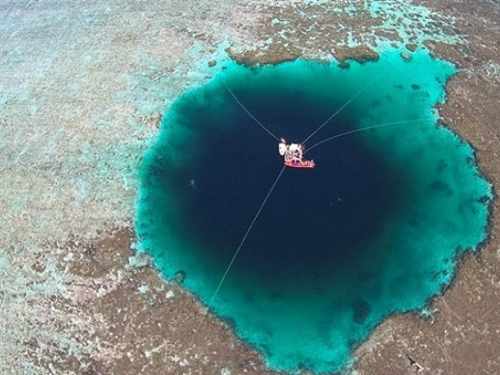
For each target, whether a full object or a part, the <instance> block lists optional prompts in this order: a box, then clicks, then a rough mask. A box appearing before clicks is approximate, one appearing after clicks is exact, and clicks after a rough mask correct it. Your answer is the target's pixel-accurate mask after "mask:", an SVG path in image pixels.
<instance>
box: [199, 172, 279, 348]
mask: <svg viewBox="0 0 500 375" xmlns="http://www.w3.org/2000/svg"><path fill="white" fill-rule="evenodd" d="M285 168H286V166H285V165H284V166H283V168H281V171H280V173H279V174H278V177H276V179H275V180H274V182H273V185H272V186H271V188H270V189H269V191H268V192H267V195H266V197H265V198H264V201H263V202H262V204H261V205H260V207H259V209H258V210H257V213H256V214H255V216H254V218H253V220H252V222H251V223H250V225H249V226H248V229H247V231H246V233H245V235H244V236H243V239H242V240H241V242H240V244H239V245H238V248H237V249H236V251H235V252H234V255H233V258H232V259H231V261H230V262H229V265H228V266H227V268H226V270H225V271H224V274H223V275H222V278H221V279H220V281H219V284H218V285H217V288H215V291H214V293H213V294H212V297H211V298H210V301H209V303H208V305H207V308H206V310H205V312H204V314H203V316H202V318H201V320H200V324H198V327H197V328H196V330H195V331H194V334H193V337H192V338H191V342H190V346H191V345H192V344H193V342H194V339H195V337H196V333H197V332H198V331H199V329H200V327H201V325H202V324H203V322H204V320H205V318H206V316H207V315H208V309H209V307H210V306H211V305H212V303H213V301H214V299H215V297H216V296H217V294H218V293H219V290H220V288H221V287H222V284H223V283H224V281H225V280H226V277H227V275H228V273H229V270H231V268H232V266H233V264H234V261H235V260H236V257H237V256H238V254H239V252H240V250H241V248H242V247H243V244H244V243H245V241H246V239H247V237H248V234H249V233H250V231H251V230H252V228H253V226H254V224H255V222H256V221H257V218H258V217H259V215H260V213H261V212H262V209H263V208H264V206H265V205H266V203H267V200H268V199H269V197H270V196H271V193H272V192H273V190H274V188H275V187H276V184H277V183H278V181H279V179H280V178H281V175H282V174H283V172H284V171H285Z"/></svg>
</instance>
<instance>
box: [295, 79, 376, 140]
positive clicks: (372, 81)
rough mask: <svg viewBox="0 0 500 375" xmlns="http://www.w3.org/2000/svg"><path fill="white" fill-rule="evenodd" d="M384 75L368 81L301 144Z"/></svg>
mask: <svg viewBox="0 0 500 375" xmlns="http://www.w3.org/2000/svg"><path fill="white" fill-rule="evenodd" d="M381 76H382V75H378V76H377V77H375V78H374V79H372V80H371V81H370V82H368V83H367V84H366V85H365V87H363V88H362V89H361V90H359V91H358V92H357V93H356V95H354V96H353V97H352V98H351V99H349V100H348V101H347V102H346V103H345V104H344V105H343V106H342V107H340V108H339V109H338V110H337V111H336V112H335V113H334V114H333V115H331V116H330V117H328V119H327V120H326V121H325V122H324V123H322V124H321V125H320V126H319V127H318V128H317V129H316V130H315V131H313V132H312V133H311V134H310V135H309V136H308V137H307V138H306V139H304V140H303V141H302V142H301V144H305V143H306V142H307V141H308V140H309V139H311V138H312V137H313V136H314V135H315V134H316V133H317V132H319V131H320V130H321V129H322V128H323V127H324V126H325V125H326V124H328V123H329V122H330V121H331V120H332V119H333V118H334V117H335V116H337V115H338V114H339V113H340V112H341V111H342V110H343V109H344V108H345V107H347V106H348V105H349V104H350V103H351V102H352V101H353V100H354V99H356V98H357V97H358V96H359V95H361V93H362V92H363V91H365V90H366V89H367V88H368V87H370V86H371V85H372V84H373V83H374V82H375V81H376V80H378V79H379V78H380V77H381Z"/></svg>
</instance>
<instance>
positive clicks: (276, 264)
mask: <svg viewBox="0 0 500 375" xmlns="http://www.w3.org/2000/svg"><path fill="white" fill-rule="evenodd" d="M399 53H400V52H399V51H394V52H391V53H386V54H383V55H382V56H381V59H380V60H379V61H378V62H370V63H365V64H362V65H361V64H358V63H356V62H351V63H350V67H349V68H348V69H341V68H339V67H338V66H337V65H335V64H323V63H318V62H307V61H302V60H298V61H295V62H291V63H283V64H279V65H276V66H262V67H254V68H246V67H243V66H239V65H237V64H235V63H231V64H228V65H227V67H226V69H225V70H223V71H221V73H219V74H218V75H217V76H216V77H215V78H214V79H213V80H212V81H211V82H209V83H208V84H207V85H205V86H203V87H199V88H196V89H193V90H191V91H189V92H187V93H185V94H184V95H183V96H182V97H180V98H179V99H178V100H177V101H176V102H175V103H174V104H173V106H172V108H171V109H170V111H169V112H168V114H167V115H166V116H165V118H164V121H163V123H162V127H161V132H160V135H159V137H158V139H157V141H156V143H155V145H154V146H153V147H152V148H151V150H150V151H149V152H148V153H147V155H146V156H145V158H144V163H143V168H142V171H141V178H142V185H141V190H140V196H139V200H138V216H137V222H136V225H137V233H138V235H139V238H140V241H141V245H142V247H143V248H144V249H145V250H146V251H148V252H149V253H150V254H151V255H152V256H153V257H154V259H155V261H156V265H157V267H158V268H159V269H160V270H161V271H162V272H163V273H165V275H167V276H168V277H169V278H173V277H174V276H175V274H176V273H177V272H178V271H181V270H182V271H183V272H184V273H185V275H186V279H185V281H184V285H185V287H186V288H187V289H189V290H191V291H192V292H194V293H195V294H196V295H197V296H199V298H200V299H201V300H202V301H204V302H205V303H209V301H210V300H211V298H212V295H213V293H214V291H215V289H216V287H217V284H218V282H219V280H220V278H221V276H222V274H223V273H224V270H225V268H226V267H227V265H228V264H229V262H230V260H231V257H232V256H233V254H234V251H235V250H236V248H237V247H238V244H239V242H240V241H241V239H242V238H243V235H244V234H245V231H246V229H247V227H248V226H249V225H250V222H251V220H252V219H253V217H254V215H255V213H256V212H257V209H258V208H259V206H260V204H261V202H262V201H263V199H264V197H265V196H266V194H267V192H268V190H269V188H270V187H271V185H272V183H273V181H274V180H275V178H276V177H277V175H278V173H279V171H280V170H281V167H282V160H281V158H280V156H279V155H278V153H277V143H276V141H275V140H274V139H273V138H272V137H271V136H269V135H268V134H267V133H265V132H264V131H263V130H262V129H261V128H259V126H258V125H257V124H256V123H255V122H254V121H253V120H252V119H251V118H250V116H248V114H246V113H245V112H244V111H243V109H242V108H241V107H240V106H239V105H238V104H237V103H236V101H235V100H234V99H233V98H232V97H231V95H230V94H229V92H228V90H227V89H226V87H225V85H224V83H226V84H227V85H228V86H229V87H230V88H231V89H232V90H233V92H234V93H235V95H236V96H237V97H238V99H239V100H240V101H241V102H242V103H244V105H245V106H246V108H247V109H248V110H249V111H250V112H251V113H252V114H253V115H254V116H255V117H256V118H257V119H259V121H260V122H261V123H263V124H264V125H265V126H267V127H268V128H269V130H270V131H271V132H273V133H274V134H275V135H277V136H278V137H280V136H283V137H285V139H287V140H288V141H295V142H298V141H301V140H303V139H305V138H306V137H307V136H308V135H309V134H310V133H312V132H313V131H314V130H315V129H316V128H317V127H318V126H319V125H320V124H321V123H323V122H324V121H325V120H326V119H327V118H328V117H330V116H331V114H332V113H334V112H335V111H336V110H337V109H339V108H340V107H341V106H343V105H344V104H345V103H347V102H348V101H349V100H350V99H351V98H353V97H354V96H355V95H356V94H358V93H360V92H361V93H360V94H359V95H358V96H357V97H355V99H354V100H352V102H350V103H349V105H347V106H346V107H345V108H344V110H343V111H341V112H340V114H339V115H337V116H336V117H335V118H334V119H333V120H332V121H331V122H329V123H328V125H326V126H325V127H324V128H323V129H322V130H321V131H320V132H319V133H318V134H317V135H315V136H314V137H313V138H312V139H311V140H310V141H309V142H308V143H307V146H309V147H311V146H313V145H314V144H315V143H317V142H320V141H321V140H322V139H325V138H327V137H331V136H333V135H335V134H340V133H343V132H348V131H352V130H356V129H360V128H364V127H370V126H374V125H380V124H387V123H395V122H401V123H399V124H393V125H388V126H383V127H379V128H375V129H371V130H367V131H363V132H358V133H355V134H351V135H347V136H344V137H340V138H336V139H333V140H331V141H329V142H326V143H324V144H321V145H319V146H318V147H315V148H313V149H311V151H310V152H309V153H308V154H307V157H309V158H314V159H315V161H316V167H315V168H314V169H313V170H292V169H287V170H285V173H284V174H283V176H282V178H281V179H280V181H279V182H278V184H277V186H276V189H275V191H274V192H273V194H272V195H271V197H270V198H269V201H268V202H267V205H266V206H265V208H264V209H263V211H262V213H261V215H260V216H259V218H258V220H257V222H256V224H255V226H254V228H253V230H252V232H251V233H250V235H249V236H248V238H247V241H246V242H245V244H244V246H243V247H242V249H241V253H240V254H239V255H238V258H237V259H236V262H235V264H234V266H233V268H232V269H231V271H230V272H229V274H228V277H227V279H226V281H225V282H224V284H223V286H222V288H221V289H220V291H219V293H218V294H217V296H216V298H215V299H214V300H213V303H212V304H211V306H210V307H211V308H212V309H213V311H214V312H215V313H216V314H217V315H219V316H220V317H222V318H224V319H227V321H228V322H230V324H231V325H232V327H233V328H234V330H235V332H236V333H237V334H238V336H239V337H241V338H242V339H243V340H245V341H246V342H248V343H250V344H251V345H253V346H254V347H256V348H257V349H258V350H260V351H261V352H262V353H263V354H264V355H265V358H266V360H267V362H268V364H269V365H270V366H271V367H274V368H277V369H280V370H285V371H294V370H297V369H300V368H307V369H310V370H311V371H314V372H329V371H337V370H340V369H342V368H343V367H345V366H346V365H347V364H348V363H349V361H350V359H351V353H352V350H353V348H354V347H355V346H356V345H358V344H359V343H361V342H363V341H364V340H366V339H367V337H368V336H369V334H370V332H371V331H372V330H373V329H374V327H376V326H377V325H378V324H380V323H381V322H382V321H383V320H384V319H385V318H386V317H387V316H388V315H390V314H392V313H394V312H406V311H412V310H419V309H422V308H424V307H425V305H426V303H428V302H429V300H430V299H431V298H432V297H434V296H436V295H438V294H440V293H441V292H442V291H443V289H444V288H445V287H446V286H447V285H449V283H450V282H451V281H452V278H453V274H454V270H455V267H456V264H457V261H458V259H459V256H460V255H461V254H462V253H463V252H464V251H466V250H469V249H475V248H476V247H477V246H478V245H479V244H480V243H481V242H482V241H484V240H485V238H486V226H487V220H488V204H489V201H490V199H491V194H492V193H491V187H490V185H489V184H488V182H487V181H486V180H485V179H484V178H483V177H482V175H481V173H480V172H479V171H478V169H477V166H476V164H475V161H474V153H473V149H472V148H471V147H470V146H469V145H468V144H467V143H464V142H463V141H462V140H461V139H460V138H459V137H457V136H456V135H455V134H453V133H452V132H451V131H450V130H448V129H446V128H445V127H443V126H440V125H438V124H437V123H436V118H435V113H434V110H433V106H435V105H436V104H437V103H438V102H442V101H443V100H444V84H445V83H446V81H447V79H448V78H449V77H450V76H452V75H453V74H454V72H455V70H454V67H453V66H452V65H451V64H449V63H447V62H444V61H441V60H436V59H433V58H431V57H430V56H429V55H428V54H427V53H425V52H419V53H415V54H414V55H413V58H412V59H411V61H404V60H403V59H401V57H400V55H399ZM411 121H413V122H411Z"/></svg>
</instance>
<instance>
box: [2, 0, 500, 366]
mask: <svg viewBox="0 0 500 375" xmlns="http://www.w3.org/2000/svg"><path fill="white" fill-rule="evenodd" d="M374 4H375V5H374ZM0 19H2V23H1V24H0V40H1V41H2V43H1V47H0V54H1V57H2V59H1V62H0V93H1V95H0V150H1V155H2V156H3V158H2V162H0V188H1V191H2V195H1V197H0V212H2V216H1V220H2V222H1V227H2V235H0V306H1V310H0V311H1V318H0V337H2V340H0V369H2V372H3V373H6V374H164V373H168V374H225V375H228V374H233V375H234V374H240V373H247V374H272V373H274V372H273V371H272V370H269V369H266V368H265V365H264V363H263V359H262V357H261V356H260V355H259V354H258V353H256V352H255V351H253V350H252V349H251V348H249V347H248V346H246V345H244V344H243V343H241V342H239V341H238V340H237V339H236V338H235V337H234V336H233V335H232V333H231V331H230V329H229V328H228V327H227V326H226V325H225V324H224V323H223V322H220V321H219V320H217V319H214V318H212V317H211V316H209V317H208V318H207V319H206V320H205V321H204V322H203V325H201V326H200V324H199V322H200V320H201V317H202V315H203V314H204V310H203V307H202V306H200V305H199V303H198V302H197V301H196V299H195V298H194V297H193V296H191V295H189V294H188V293H186V292H185V291H184V290H183V289H182V288H180V287H179V286H178V285H177V284H175V283H169V282H166V281H165V280H163V279H162V278H161V277H160V276H159V275H158V274H157V272H156V271H155V270H154V268H152V267H151V263H150V259H148V257H147V256H145V255H142V254H138V255H137V254H135V248H136V243H135V238H134V231H133V218H134V210H135V200H136V197H137V193H138V186H139V181H138V169H139V168H140V164H141V158H142V155H143V154H144V152H145V151H146V150H147V148H148V147H149V146H150V145H151V144H152V142H154V139H155V135H156V134H157V132H158V127H159V123H160V120H161V117H162V114H163V113H165V111H166V110H167V109H168V107H169V105H170V103H171V102H172V100H173V99H175V98H176V97H177V96H179V95H180V94H181V93H182V92H183V91H185V90H186V89H188V88H190V87H193V86H194V85H197V84H200V83H203V82H205V81H206V80H208V79H209V78H210V77H211V76H212V75H213V74H215V73H216V72H217V71H218V69H219V68H220V66H221V64H223V60H224V59H226V58H227V55H226V52H224V50H225V49H226V50H227V53H228V54H229V55H230V56H231V57H232V58H234V59H236V60H238V61H242V62H246V63H256V62H278V61H286V60H291V59H294V58H296V57H298V56H302V57H304V58H315V59H323V60H325V61H327V60H328V61H330V60H331V59H333V58H336V59H337V60H339V61H344V60H345V59H346V58H348V57H351V58H356V59H358V60H370V59H375V58H376V57H377V52H375V51H376V50H377V51H378V50H380V49H383V48H386V47H388V46H391V45H395V46H402V45H403V46H406V48H407V52H406V53H407V54H408V56H410V57H411V52H412V50H413V49H414V48H427V49H428V50H430V51H431V53H433V54H434V55H435V56H437V57H440V58H443V59H446V60H448V61H451V62H453V63H455V64H457V67H458V68H459V73H458V74H457V75H456V76H455V77H454V78H452V79H451V80H450V83H449V84H448V86H447V93H448V100H447V102H446V104H445V105H443V106H441V107H440V108H439V113H440V116H441V118H442V122H443V123H444V124H446V125H447V126H449V127H451V128H452V129H453V130H454V131H456V132H458V133H459V134H460V135H461V136H462V137H463V138H464V139H466V140H467V141H469V142H470V143H471V144H472V146H473V147H474V148H475V150H476V155H477V158H478V160H479V164H480V166H481V169H482V171H483V172H484V173H485V174H486V176H487V178H488V179H489V180H490V181H491V182H492V184H493V186H494V187H496V186H499V185H498V184H499V182H500V181H499V179H500V162H499V160H498V149H499V144H500V124H499V120H498V113H499V110H498V103H499V102H500V91H499V87H500V53H499V51H500V44H499V42H498V41H499V40H500V6H499V5H498V4H496V3H494V2H490V1H482V0H480V1H474V0H469V1H462V2H456V1H442V2H435V1H414V2H412V3H411V4H409V3H408V2H406V1H405V2H403V1H380V2H376V1H374V2H366V3H365V2H364V1H338V2H335V3H334V5H332V3H331V2H327V1H321V0H317V1H305V0H304V1H291V2H286V1H264V0H259V1H246V0H245V1H244V0H241V1H235V2H231V3H229V2H221V1H197V2H194V1H193V2H191V1H178V2H177V1H165V2H152V1H132V0H129V1H119V0H114V1H111V2H106V3H102V2H97V1H87V2H71V3H69V2H62V1H57V0H46V1H33V0H21V1H19V0H18V1H13V0H5V1H4V2H3V3H2V4H1V5H0ZM213 62H215V63H216V65H215V66H214V67H211V66H212V65H213ZM498 208H499V207H498V201H497V200H495V201H494V202H493V204H492V209H491V211H492V214H491V223H490V230H491V234H490V237H489V240H488V241H487V242H486V243H485V244H484V246H482V248H481V250H480V252H479V253H477V254H472V253H471V254H469V255H466V256H465V257H464V259H463V261H462V262H461V266H460V269H459V270H458V272H457V277H456V280H455V282H454V283H453V285H452V286H451V287H450V288H449V289H448V290H447V291H446V293H445V294H444V295H443V296H442V297H439V298H437V299H436V300H435V301H434V302H433V303H432V305H431V306H430V307H429V311H428V313H429V314H428V317H427V318H422V317H418V316H415V315H411V314H407V315H399V316H394V317H392V318H390V319H388V320H387V321H386V322H384V323H383V324H382V325H381V326H380V327H379V328H378V329H377V330H376V331H375V332H374V334H373V335H372V337H371V338H370V339H369V340H368V341H367V342H366V343H364V344H363V345H361V347H359V348H358V349H357V351H356V352H355V355H356V359H357V361H356V362H355V364H354V365H353V368H352V369H351V370H350V371H352V372H357V373H358V374H362V375H365V374H374V375H375V374H377V375H378V374H380V375H381V374H387V375H390V374H412V373H414V372H415V369H414V368H413V367H412V366H411V364H410V361H409V360H408V358H407V355H410V356H411V357H412V358H414V359H415V360H416V361H417V362H418V363H420V364H421V365H422V366H424V367H425V368H426V370H427V372H428V373H432V374H454V375H460V374H464V375H465V374H467V375H469V374H495V373H496V372H497V370H498V368H500V363H499V361H498V356H497V353H498V352H499V351H500V317H499V316H498V315H497V313H496V309H497V306H498V305H499V302H500V276H499V275H500V272H499V271H500V243H499V236H498V233H499V230H500V227H499V218H498ZM194 330H196V335H193V332H194Z"/></svg>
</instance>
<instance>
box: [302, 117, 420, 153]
mask: <svg viewBox="0 0 500 375" xmlns="http://www.w3.org/2000/svg"><path fill="white" fill-rule="evenodd" d="M427 120H428V119H420V120H405V121H396V122H388V123H385V124H379V125H373V126H367V127H364V128H360V129H354V130H350V131H348V132H345V133H340V134H337V135H334V136H332V137H329V138H325V139H323V140H322V141H319V142H318V143H315V144H314V145H312V146H311V147H308V148H307V150H306V151H305V152H304V154H306V153H307V152H309V151H311V150H312V149H313V148H315V147H317V146H319V145H321V144H323V143H326V142H329V141H331V140H332V139H335V138H340V137H343V136H345V135H349V134H353V133H359V132H362V131H365V130H370V129H376V128H382V127H384V126H389V125H401V124H408V123H412V122H421V121H427Z"/></svg>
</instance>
